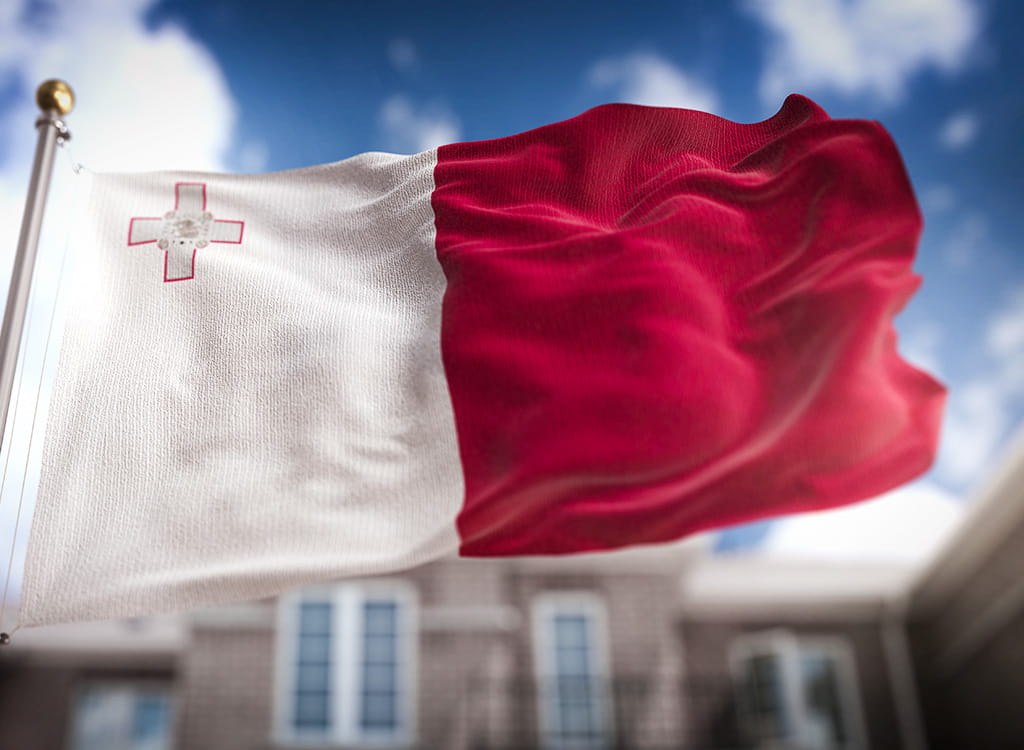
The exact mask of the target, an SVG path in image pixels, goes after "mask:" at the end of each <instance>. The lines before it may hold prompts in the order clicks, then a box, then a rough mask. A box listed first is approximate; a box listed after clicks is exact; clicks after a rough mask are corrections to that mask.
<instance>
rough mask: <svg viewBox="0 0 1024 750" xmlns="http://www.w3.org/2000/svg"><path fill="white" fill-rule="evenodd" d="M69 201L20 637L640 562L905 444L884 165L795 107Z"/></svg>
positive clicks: (909, 378) (95, 191)
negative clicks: (315, 588)
mask: <svg viewBox="0 0 1024 750" xmlns="http://www.w3.org/2000/svg"><path fill="white" fill-rule="evenodd" d="M92 179H93V184H92V187H91V191H90V197H89V199H88V200H89V204H88V211H87V212H86V218H85V219H84V220H83V222H82V223H81V225H80V226H78V227H77V229H76V230H75V232H74V236H73V242H72V253H73V254H74V258H75V261H76V263H77V266H76V270H75V273H74V278H73V290H72V302H71V303H70V307H69V310H70V313H69V321H68V324H67V326H66V330H65V336H64V341H63V345H62V351H61V355H60V362H59V365H58V369H57V375H56V383H55V387H54V393H53V397H52V407H51V412H50V416H49V421H48V426H47V431H46V437H45V442H44V447H43V464H42V475H41V480H40V488H39V498H38V502H37V507H36V511H35V517H34V521H33V527H32V530H31V536H30V548H29V551H28V558H27V562H26V574H25V579H24V584H23V596H22V605H21V613H20V620H21V624H22V625H36V624H43V623H52V622H61V621H73V620H83V619H94V618H107V617H115V616H129V615H141V614H146V613H153V612H158V611H167V610H174V609H181V608H189V607H196V606H202V605H209V604H213V603H217V602H222V601H228V600H239V599H251V598H257V597H264V596H268V595H272V594H275V593H277V592H280V591H282V590H284V589H286V588H288V587H292V586H296V585H300V584H304V583H307V582H312V581H318V580H327V579H334V578H338V577H343V576H356V575H371V574H379V573H386V572H389V571H395V570H399V569H403V568H407V567H410V566H414V565H417V564H419V563H423V562H426V561H428V560H431V559H435V558H437V557H439V556H442V555H446V554H451V553H456V552H458V553H460V554H462V555H466V556H506V555H537V554H543V555H546V554H565V553H574V552H585V551H596V550H607V549H613V548H619V547H623V546H628V545H635V544H649V543H659V542H666V541H670V540H675V539H678V538H680V537H683V536H685V535H687V534H692V533H694V532H698V531H702V530H705V529H711V528H715V527H721V526H723V525H728V524H735V523H739V522H743V521H749V520H752V519H757V518H764V517H767V516H773V515H777V514H782V513H792V512H797V511H806V510H811V509H817V508H827V507H833V506H836V505H840V504H844V503H849V502H852V501H856V500H860V499H864V498H867V497H871V496H873V495H877V494H879V493H881V492H883V491H885V490H888V489H890V488H892V487H893V486H895V485H898V484H900V483H902V482H905V481H907V480H909V479H911V478H913V477H914V476H916V475H918V474H920V473H922V472H923V471H925V469H926V468H927V467H928V466H929V464H930V463H931V461H932V459H933V456H934V452H935V447H936V439H937V432H938V426H939V420H940V412H941V408H942V403H943V398H944V391H943V389H942V387H941V386H940V385H939V384H938V383H937V382H936V381H935V380H933V379H932V378H931V377H930V376H929V375H927V374H925V373H923V372H921V371H919V370H917V369H914V368H913V367H911V366H910V365H908V364H907V363H906V362H904V361H903V360H902V359H901V358H900V357H899V355H898V353H897V349H896V336H895V332H894V329H893V326H892V318H893V316H894V315H895V314H896V313H897V312H898V311H899V310H900V308H901V307H902V306H903V305H904V304H905V303H906V301H907V299H908V298H909V296H910V295H911V294H912V293H913V291H914V290H915V288H916V287H917V285H918V283H919V279H918V277H916V276H915V275H914V273H913V271H912V269H911V265H912V260H913V256H914V252H915V246H916V242H917V238H918V235H919V232H920V229H921V218H920V214H919V211H918V208H917V205H916V203H915V200H914V196H913V192H912V190H911V187H910V183H909V181H908V178H907V175H906V173H905V171H904V167H903V164H902V162H901V160H900V157H899V154H898V152H897V150H896V148H895V146H894V144H893V142H892V140H891V139H890V137H889V136H888V135H887V133H886V132H885V131H884V129H883V128H882V127H881V126H880V125H878V124H877V123H874V122H867V121H859V120H833V119H830V118H829V117H828V115H827V114H826V113H825V112H824V111H823V110H821V109H820V108H818V107H817V106H816V105H815V104H813V103H812V102H810V101H809V100H807V99H805V98H803V97H800V96H791V97H790V98H788V99H787V100H786V102H785V104H784V106H783V108H782V109H781V111H780V112H779V113H778V114H777V115H775V116H774V117H772V118H770V119H768V120H766V121H764V122H760V123H755V124H739V123H734V122H730V121H727V120H724V119H721V118H718V117H715V116H712V115H710V114H705V113H701V112H695V111H688V110H677V109H667V108H651V107H639V106H631V105H621V104H616V105H607V106H603V107H598V108H596V109H593V110H590V111H588V112H586V113H584V114H582V115H580V116H578V117H575V118H573V119H570V120H567V121H565V122H560V123H557V124H554V125H549V126H545V127H541V128H538V129H536V130H531V131H529V132H526V133H522V134H520V135H516V136H512V137H508V138H500V139H497V140H490V141H481V142H475V143H460V144H455V145H450V146H444V147H441V148H439V149H435V150H431V151H427V152H424V153H420V154H415V155H411V156H397V155H390V154H382V153H368V154H363V155H360V156H356V157H354V158H351V159H347V160H345V161H341V162H338V163H335V164H328V165H324V166H317V167H312V168H306V169H298V170H293V171H286V172H278V173H272V174H263V175H222V174H197V173H173V172H167V173H148V174H132V175H128V174H123V175H115V174H107V175H97V176H95V177H94V178H92Z"/></svg>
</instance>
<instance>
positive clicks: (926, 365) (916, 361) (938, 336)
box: [900, 323, 943, 378]
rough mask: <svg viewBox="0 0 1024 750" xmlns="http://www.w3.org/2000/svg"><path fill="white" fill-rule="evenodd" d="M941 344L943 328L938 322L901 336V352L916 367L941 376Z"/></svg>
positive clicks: (921, 326)
mask: <svg viewBox="0 0 1024 750" xmlns="http://www.w3.org/2000/svg"><path fill="white" fill-rule="evenodd" d="M941 344H942V329H941V328H940V327H939V326H938V324H936V323H927V324H924V325H920V326H918V327H917V328H915V329H913V330H911V331H910V333H909V334H907V335H905V336H900V354H901V355H902V356H903V358H904V359H906V360H907V361H908V362H910V363H911V364H913V365H914V366H915V367H919V368H921V369H922V370H925V371H926V372H928V373H930V374H932V375H934V376H936V377H939V378H941V377H942V373H943V366H942V360H941V358H940V357H939V348H940V346H941Z"/></svg>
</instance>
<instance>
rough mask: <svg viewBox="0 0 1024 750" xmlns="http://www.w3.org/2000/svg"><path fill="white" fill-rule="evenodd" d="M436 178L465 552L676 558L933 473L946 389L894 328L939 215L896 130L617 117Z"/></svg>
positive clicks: (600, 115) (462, 151)
mask: <svg viewBox="0 0 1024 750" xmlns="http://www.w3.org/2000/svg"><path fill="white" fill-rule="evenodd" d="M434 175H435V181H436V190H435V192H434V194H433V198H432V202H433V208H434V212H435V215H436V219H435V221H436V227H437V254H438V258H439V260H440V263H441V265H442V267H443V269H444V273H445V274H446V276H447V280H448V288H447V291H446V293H445V297H444V306H443V314H442V334H441V338H442V340H441V349H442V358H443V361H444V367H445V371H446V374H447V377H448V383H449V388H450V391H451V397H452V403H453V407H454V412H455V420H456V429H457V433H458V440H459V449H460V454H461V460H462V465H463V469H464V472H465V480H466V497H465V504H464V507H463V510H462V513H461V514H460V516H459V518H458V528H459V532H460V535H461V539H462V553H463V554H464V555H487V556H490V555H512V554H547V553H564V552H581V551H586V550H599V549H608V548H614V547H620V546H623V545H628V544H636V543H646V542H662V541H667V540H672V539H676V538H679V537H681V536H683V535H685V534H689V533H692V532H695V531H700V530H702V529H707V528H710V527H717V526H724V525H727V524H734V523H738V522H741V521H749V520H752V519H756V518H762V517H765V516H771V515H776V514H780V513H791V512H795V511H805V510H810V509H815V508H826V507H831V506H835V505H840V504H843V503H849V502H851V501H854V500H860V499H863V498H867V497H870V496H873V495H876V494H878V493H880V492H883V491H884V490H887V489H890V488H892V487H894V486H896V485H898V484H901V483H903V482H905V481H907V480H909V479H911V478H912V477H914V476H916V475H918V474H920V473H921V472H923V471H924V470H925V469H926V468H927V467H928V466H929V465H930V463H931V461H932V459H933V456H934V452H935V448H936V442H937V436H938V430H939V422H940V417H941V410H942V405H943V402H944V394H945V392H944V390H943V388H942V386H940V385H939V384H938V383H937V382H936V381H935V380H933V379H932V378H931V377H929V376H928V375H926V374H925V373H922V372H920V371H918V370H916V369H914V368H912V367H911V366H909V365H908V364H906V363H905V362H904V361H903V360H901V359H900V358H899V356H898V355H897V353H896V337H895V332H894V330H893V327H892V323H891V319H892V317H893V315H894V314H895V313H896V312H897V311H898V310H899V309H900V308H901V307H902V306H903V304H904V303H905V302H906V300H907V299H908V297H909V296H910V295H911V294H912V293H913V291H914V290H915V288H916V287H917V285H918V281H919V279H918V278H917V277H916V276H915V275H914V274H913V273H912V272H911V262H912V259H913V256H914V249H915V246H916V243H917V238H918V235H919V233H920V229H921V218H920V214H919V212H918V209H917V205H916V203H915V200H914V196H913V193H912V190H911V187H910V184H909V182H908V180H907V176H906V174H905V172H904V168H903V165H902V162H901V160H900V157H899V154H898V152H897V150H896V148H895V146H894V144H893V142H892V141H891V139H890V138H889V136H888V135H887V133H886V132H885V131H884V130H883V129H882V127H881V126H880V125H878V124H877V123H874V122H866V121H859V120H832V119H830V118H829V117H828V115H827V114H825V112H824V111H823V110H821V109H820V108H819V107H817V106H816V105H815V104H814V103H812V102H811V101H809V100H807V99H805V98H803V97H800V96H791V97H789V98H788V99H787V100H786V102H785V104H784V106H783V108H782V110H781V111H780V112H779V113H778V114H777V115H776V116H775V117H773V118H771V119H769V120H767V121H765V122H762V123H756V124H749V125H747V124H738V123H734V122H729V121H727V120H723V119H720V118H718V117H714V116H712V115H708V114H704V113H700V112H693V111H688V110H675V109H661V108H649V107H638V106H631V105H622V104H614V105H608V106H604V107H598V108H597V109H593V110H590V111H589V112H586V113H584V114H583V115H580V116H579V117H576V118H574V119H571V120H568V121H566V122H561V123H557V124H555V125H549V126H546V127H542V128H538V129H537V130H532V131H529V132H527V133H523V134H521V135H516V136H512V137H510V138H502V139H499V140H493V141H482V142H478V143H460V144H455V145H452V146H445V147H442V148H441V149H439V151H438V164H437V167H436V169H435V172H434Z"/></svg>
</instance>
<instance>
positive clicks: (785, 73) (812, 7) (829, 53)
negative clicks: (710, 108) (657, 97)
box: [746, 0, 981, 104]
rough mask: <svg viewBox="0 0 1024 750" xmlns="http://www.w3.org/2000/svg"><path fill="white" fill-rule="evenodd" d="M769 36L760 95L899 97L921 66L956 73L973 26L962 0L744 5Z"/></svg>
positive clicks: (976, 23)
mask: <svg viewBox="0 0 1024 750" xmlns="http://www.w3.org/2000/svg"><path fill="white" fill-rule="evenodd" d="M746 9H747V10H748V11H749V12H750V14H751V15H753V16H754V17H755V18H756V19H758V20H759V21H760V22H761V23H763V24H764V25H765V26H766V27H767V28H768V30H769V31H770V32H771V35H772V41H771V44H770V48H769V53H768V59H767V62H766V65H765V68H764V70H763V72H762V77H761V95H762V96H763V97H764V98H765V99H766V100H767V101H769V102H771V103H773V104H777V103H778V101H779V100H780V99H782V98H783V97H784V96H785V95H786V94H788V93H790V92H792V91H800V92H806V93H811V92H816V91H838V92H839V93H841V94H846V95H853V94H868V95H873V96H877V97H879V98H880V99H882V100H883V101H885V102H890V103H891V102H895V101H898V100H899V99H900V98H902V96H903V93H904V91H905V89H906V86H907V84H908V82H909V81H910V79H911V78H912V77H913V76H914V75H916V74H918V73H920V72H922V71H924V70H927V69H929V68H933V69H938V70H941V71H945V72H953V71H956V70H959V69H960V68H962V67H963V66H964V65H965V64H966V62H967V56H968V53H969V52H970V50H971V48H972V45H973V44H974V42H975V40H976V39H977V36H978V33H979V31H980V27H981V19H980V14H979V12H978V8H977V7H976V6H975V5H974V4H973V3H972V2H970V0H748V1H747V3H746Z"/></svg>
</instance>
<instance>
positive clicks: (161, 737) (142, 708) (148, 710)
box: [132, 693, 171, 750]
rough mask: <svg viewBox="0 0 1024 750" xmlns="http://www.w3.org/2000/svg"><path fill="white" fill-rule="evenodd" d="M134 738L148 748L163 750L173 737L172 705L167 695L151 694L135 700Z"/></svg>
mask: <svg viewBox="0 0 1024 750" xmlns="http://www.w3.org/2000/svg"><path fill="white" fill-rule="evenodd" d="M133 723H134V725H135V726H134V727H133V728H132V738H133V739H134V741H135V742H136V743H139V744H142V745H144V746H145V747H146V748H154V750H155V749H156V748H162V747H165V746H166V745H167V744H168V738H169V737H170V735H171V703H170V700H169V699H168V697H167V696H166V695H158V694H155V693H149V694H145V695H140V696H138V697H137V698H136V700H135V717H134V722H133Z"/></svg>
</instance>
